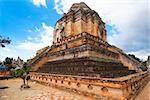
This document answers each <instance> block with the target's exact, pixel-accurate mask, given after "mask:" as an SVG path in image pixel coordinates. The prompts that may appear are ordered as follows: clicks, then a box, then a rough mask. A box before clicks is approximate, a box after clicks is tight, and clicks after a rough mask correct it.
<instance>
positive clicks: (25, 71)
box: [11, 64, 30, 88]
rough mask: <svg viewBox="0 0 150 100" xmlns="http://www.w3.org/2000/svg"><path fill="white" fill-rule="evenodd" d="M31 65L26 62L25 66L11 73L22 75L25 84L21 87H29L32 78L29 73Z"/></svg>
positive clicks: (16, 75) (17, 75)
mask: <svg viewBox="0 0 150 100" xmlns="http://www.w3.org/2000/svg"><path fill="white" fill-rule="evenodd" d="M29 70H30V67H29V66H27V64H24V66H23V67H22V68H20V69H17V70H14V71H12V73H11V75H12V76H13V77H15V78H17V77H20V78H21V79H22V80H23V85H21V88H29V85H28V80H29V79H30V76H28V74H29Z"/></svg>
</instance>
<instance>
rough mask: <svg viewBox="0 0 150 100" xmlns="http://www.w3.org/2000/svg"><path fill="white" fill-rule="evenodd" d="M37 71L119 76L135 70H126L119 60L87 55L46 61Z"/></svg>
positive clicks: (108, 76)
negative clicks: (91, 57) (93, 57)
mask: <svg viewBox="0 0 150 100" xmlns="http://www.w3.org/2000/svg"><path fill="white" fill-rule="evenodd" d="M37 72H39V73H50V74H63V75H64V74H65V75H79V76H96V77H97V76H99V77H106V78H113V77H121V76H125V75H129V74H132V73H135V71H131V70H128V67H127V66H123V64H122V63H121V62H114V61H110V60H107V59H105V60H103V61H96V60H92V59H90V58H88V57H85V58H74V59H64V60H59V61H53V62H47V63H46V64H44V65H43V66H41V67H40V68H39V69H38V70H37Z"/></svg>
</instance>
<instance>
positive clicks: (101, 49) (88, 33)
mask: <svg viewBox="0 0 150 100" xmlns="http://www.w3.org/2000/svg"><path fill="white" fill-rule="evenodd" d="M40 51H41V52H40V53H38V54H37V56H36V57H35V58H33V59H32V60H31V61H30V62H29V64H30V65H31V66H32V69H31V70H32V71H37V72H42V73H55V74H69V75H70V74H71V75H72V74H75V75H88V76H101V77H117V76H124V75H128V74H131V73H134V72H135V69H136V68H132V69H131V70H130V69H129V67H128V66H127V65H124V64H123V63H122V62H121V60H120V53H119V50H118V49H116V48H115V47H113V46H111V45H109V44H108V43H107V41H106V29H105V23H104V22H103V21H102V20H101V18H100V17H99V15H98V13H97V12H95V11H94V10H91V9H90V8H89V7H88V6H87V5H86V4H85V3H76V4H73V5H72V7H71V8H70V9H69V11H68V13H65V14H64V15H63V16H62V18H60V19H59V20H58V21H57V22H56V25H55V28H54V33H53V45H52V46H51V47H46V48H43V50H40ZM121 55H123V54H121Z"/></svg>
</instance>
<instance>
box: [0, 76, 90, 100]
mask: <svg viewBox="0 0 150 100" xmlns="http://www.w3.org/2000/svg"><path fill="white" fill-rule="evenodd" d="M22 84H23V81H22V80H21V79H9V80H0V87H2V86H8V87H9V88H6V89H0V100H90V98H87V97H85V96H82V95H78V94H76V93H69V92H66V91H63V90H59V89H57V88H53V87H50V86H44V85H41V84H38V83H35V82H29V85H30V87H31V88H29V89H24V90H20V86H21V85H22Z"/></svg>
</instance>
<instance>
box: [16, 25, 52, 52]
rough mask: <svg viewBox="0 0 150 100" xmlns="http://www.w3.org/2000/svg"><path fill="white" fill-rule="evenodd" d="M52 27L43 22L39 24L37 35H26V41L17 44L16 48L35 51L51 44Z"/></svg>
mask: <svg viewBox="0 0 150 100" xmlns="http://www.w3.org/2000/svg"><path fill="white" fill-rule="evenodd" d="M52 37H53V27H51V26H47V25H46V24H45V23H44V22H42V24H41V28H40V29H38V33H37V36H35V37H28V38H27V40H26V41H24V42H22V43H20V44H19V45H17V48H19V49H23V50H33V51H36V50H38V49H41V48H42V47H45V46H48V45H51V44H52V40H53V39H52Z"/></svg>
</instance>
